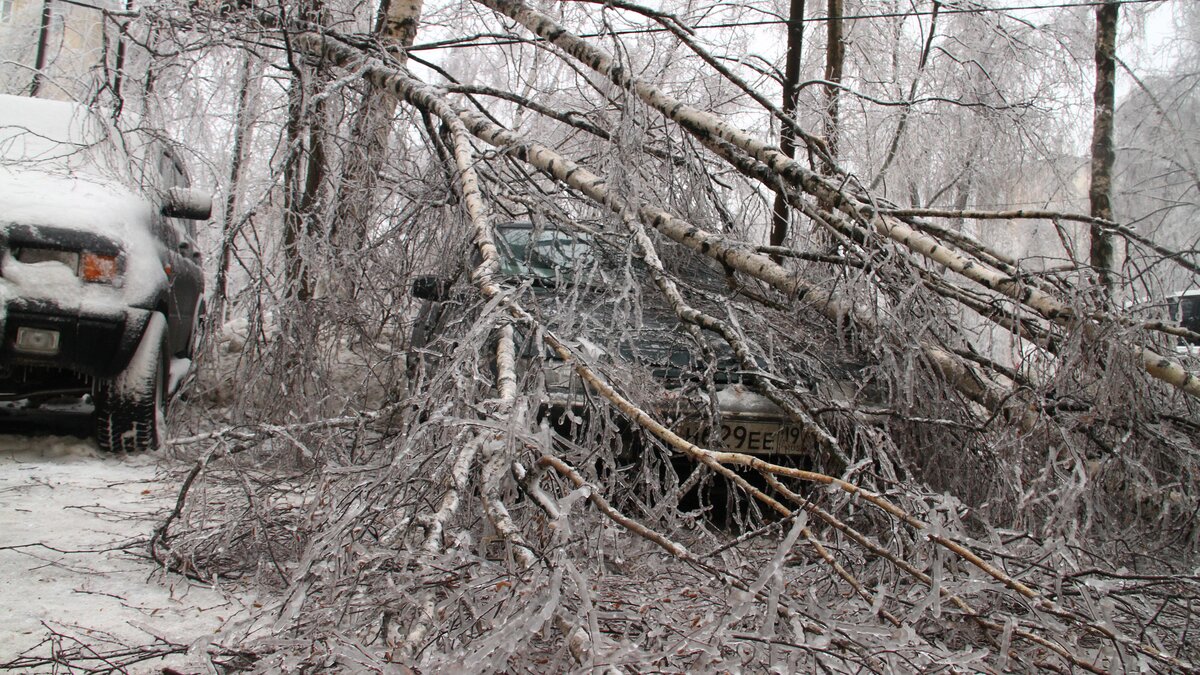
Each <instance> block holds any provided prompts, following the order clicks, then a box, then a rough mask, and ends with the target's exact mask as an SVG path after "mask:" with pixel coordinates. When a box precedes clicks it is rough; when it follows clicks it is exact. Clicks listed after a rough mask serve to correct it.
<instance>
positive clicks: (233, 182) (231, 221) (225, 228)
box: [211, 52, 261, 321]
mask: <svg viewBox="0 0 1200 675" xmlns="http://www.w3.org/2000/svg"><path fill="white" fill-rule="evenodd" d="M256 61H257V59H256V58H255V56H254V55H253V54H251V53H249V52H247V53H246V56H245V59H244V61H243V62H242V82H241V86H240V87H239V88H238V102H237V110H236V112H235V113H234V115H235V116H234V129H233V148H232V155H233V156H232V158H231V159H230V164H229V194H228V195H226V197H225V218H224V221H223V222H222V224H221V253H220V256H221V261H220V265H219V266H218V267H217V288H216V290H215V291H214V292H213V301H212V310H211V311H212V315H213V316H216V317H217V318H218V320H220V321H224V319H225V315H224V307H225V300H226V298H227V297H228V295H229V265H230V262H231V259H232V257H233V248H234V246H233V242H234V238H235V237H236V236H237V221H236V217H237V205H238V197H239V196H240V192H241V187H242V165H243V163H244V162H245V148H246V145H248V143H249V140H250V119H251V117H253V114H252V111H251V110H250V107H251V100H250V99H251V94H252V90H253V89H255V88H256V84H257V81H258V78H259V77H260V76H261V73H260V72H256V70H258V69H256V68H255V67H254V65H255V62H256ZM259 63H260V64H261V62H259Z"/></svg>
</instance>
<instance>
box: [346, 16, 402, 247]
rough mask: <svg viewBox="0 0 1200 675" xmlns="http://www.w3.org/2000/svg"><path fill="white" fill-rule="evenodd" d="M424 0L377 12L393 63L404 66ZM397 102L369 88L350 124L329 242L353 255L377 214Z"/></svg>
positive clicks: (379, 29) (377, 27)
mask: <svg viewBox="0 0 1200 675" xmlns="http://www.w3.org/2000/svg"><path fill="white" fill-rule="evenodd" d="M421 5H422V0H390V1H389V0H384V2H383V4H382V5H380V7H379V15H378V16H377V18H376V24H375V32H376V34H377V35H378V36H379V41H380V43H381V44H382V45H383V47H384V49H386V50H387V51H388V52H389V53H391V55H392V56H393V58H395V60H396V62H397V63H398V64H400V65H404V62H405V61H406V60H407V55H406V54H405V51H404V50H405V49H407V48H408V47H410V46H412V43H413V40H415V39H416V37H417V24H418V21H419V20H420V17H421ZM395 111H396V99H395V98H394V97H393V96H391V95H389V94H388V93H387V92H381V91H378V90H376V89H374V88H372V87H367V88H366V90H365V91H364V92H363V97H362V101H361V102H360V103H359V108H358V113H357V115H356V116H355V119H354V130H353V132H352V133H351V136H350V138H351V139H352V144H351V145H350V148H349V151H348V152H347V153H346V162H345V165H344V167H343V169H342V182H341V184H340V185H339V186H338V192H337V197H336V199H335V204H336V206H335V212H334V216H333V225H332V231H331V237H330V238H331V240H332V241H333V243H334V244H335V245H345V246H346V247H348V248H349V249H351V250H357V249H358V248H359V247H360V246H361V244H362V242H363V240H364V239H365V238H366V236H367V231H368V230H369V229H370V218H371V214H373V213H375V212H376V209H375V205H376V204H377V202H378V199H377V198H376V196H375V195H376V193H377V192H378V190H377V187H378V185H379V172H380V170H381V169H382V167H383V161H384V158H385V157H386V156H387V147H388V142H389V140H390V138H391V130H392V124H391V117H392V115H393V114H394V113H395Z"/></svg>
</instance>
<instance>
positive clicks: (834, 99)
mask: <svg viewBox="0 0 1200 675" xmlns="http://www.w3.org/2000/svg"><path fill="white" fill-rule="evenodd" d="M828 15H829V16H828V19H827V20H826V21H825V29H826V33H825V36H826V37H825V39H826V44H825V81H826V82H828V84H826V85H825V101H826V103H825V142H826V143H828V144H829V157H830V158H831V159H832V160H833V161H835V162H836V161H837V158H838V133H839V132H838V128H839V126H840V125H839V123H838V118H839V117H840V112H839V109H838V105H839V96H838V95H839V93H840V85H841V84H842V68H843V66H844V64H845V62H846V43H845V39H844V37H843V35H842V0H829V5H828ZM824 169H825V171H824V173H825V174H826V175H832V174H833V173H834V167H833V166H831V165H829V164H828V163H826V165H825V167H824Z"/></svg>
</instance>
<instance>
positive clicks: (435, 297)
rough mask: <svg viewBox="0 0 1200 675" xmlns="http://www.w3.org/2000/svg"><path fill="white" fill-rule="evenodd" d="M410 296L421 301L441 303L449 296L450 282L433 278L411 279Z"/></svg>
mask: <svg viewBox="0 0 1200 675" xmlns="http://www.w3.org/2000/svg"><path fill="white" fill-rule="evenodd" d="M412 294H413V295H414V296H415V297H418V298H420V299H422V300H430V301H433V302H441V301H442V300H445V299H446V298H448V297H449V296H450V282H449V281H447V280H445V279H442V278H441V277H435V276H429V275H425V276H419V277H416V278H414V279H413V283H412Z"/></svg>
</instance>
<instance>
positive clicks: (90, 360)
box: [0, 301, 150, 377]
mask: <svg viewBox="0 0 1200 675" xmlns="http://www.w3.org/2000/svg"><path fill="white" fill-rule="evenodd" d="M22 304H23V303H20V302H19V301H18V302H10V303H8V307H7V311H6V312H5V313H4V315H3V317H0V335H3V336H4V341H3V343H2V344H0V365H3V366H6V367H8V368H10V369H11V368H13V367H19V366H25V367H35V368H51V369H57V370H64V371H70V372H73V373H76V374H81V375H86V376H93V377H112V376H114V375H116V374H118V373H120V372H121V371H122V370H124V369H125V367H126V366H127V365H128V364H129V360H130V359H131V358H132V357H133V352H134V350H135V349H137V345H138V342H139V340H140V338H141V335H142V331H143V330H144V329H145V327H146V322H147V321H148V320H149V318H150V311H149V310H145V309H140V308H135V307H129V308H125V309H123V310H119V311H115V312H113V313H111V314H104V315H94V314H85V313H81V312H70V311H62V310H59V309H56V308H54V307H45V306H43V307H36V308H31V307H23V306H22Z"/></svg>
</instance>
